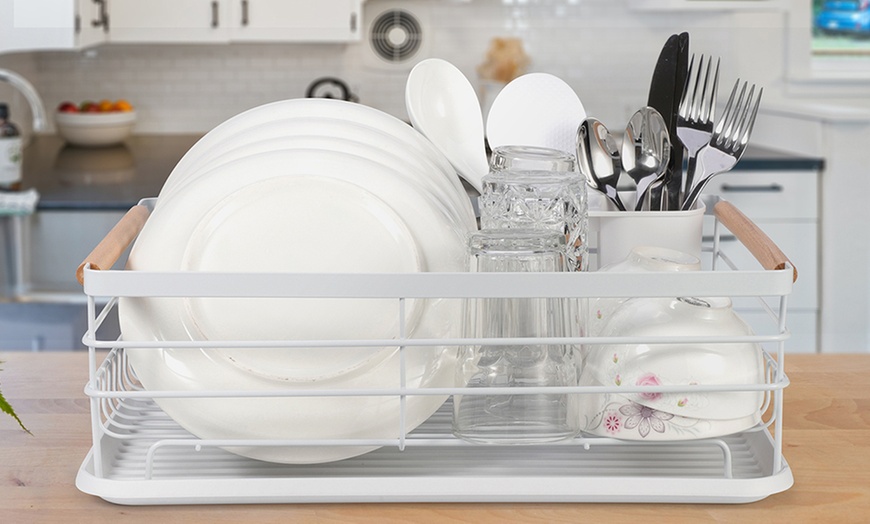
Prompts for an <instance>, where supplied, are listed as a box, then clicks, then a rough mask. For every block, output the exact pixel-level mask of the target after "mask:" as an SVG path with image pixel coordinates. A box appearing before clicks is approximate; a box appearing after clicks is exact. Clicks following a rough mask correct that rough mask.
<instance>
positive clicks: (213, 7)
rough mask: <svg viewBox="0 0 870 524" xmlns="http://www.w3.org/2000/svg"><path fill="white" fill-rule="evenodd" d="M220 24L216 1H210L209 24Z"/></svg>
mask: <svg viewBox="0 0 870 524" xmlns="http://www.w3.org/2000/svg"><path fill="white" fill-rule="evenodd" d="M219 25H220V14H219V12H218V2H217V0H214V1H213V2H212V3H211V26H212V27H217V26H219Z"/></svg>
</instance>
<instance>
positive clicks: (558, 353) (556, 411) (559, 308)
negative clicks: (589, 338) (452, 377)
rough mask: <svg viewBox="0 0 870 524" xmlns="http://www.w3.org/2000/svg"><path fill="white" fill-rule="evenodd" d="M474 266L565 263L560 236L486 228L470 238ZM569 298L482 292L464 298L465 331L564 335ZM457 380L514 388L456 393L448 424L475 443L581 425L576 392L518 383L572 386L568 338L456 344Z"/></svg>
mask: <svg viewBox="0 0 870 524" xmlns="http://www.w3.org/2000/svg"><path fill="white" fill-rule="evenodd" d="M469 258H470V270H471V271H473V272H505V271H506V272H539V271H567V270H568V266H567V262H566V255H565V237H564V235H562V234H560V233H557V232H546V231H539V230H518V229H514V230H484V231H481V232H478V233H476V234H473V235H472V236H471V237H470V240H469ZM576 319H577V315H576V309H575V301H572V300H567V299H553V298H481V299H469V300H466V301H465V304H464V310H463V333H464V336H466V337H469V338H518V337H523V338H526V337H563V336H570V335H572V334H573V332H574V331H575V330H576V328H575V326H577V321H576ZM459 351H460V355H459V356H460V358H459V367H458V371H457V383H458V385H460V386H463V387H468V388H480V389H482V390H486V389H490V388H516V390H517V392H516V394H513V393H509V394H488V393H486V392H485V391H484V392H482V393H481V394H468V395H455V396H454V399H453V415H454V416H453V432H454V434H455V435H456V436H458V437H460V438H462V439H465V440H468V441H472V442H477V443H492V444H506V443H510V444H533V443H540V442H552V441H558V440H563V439H568V438H572V437H574V436H575V435H576V434H577V433H578V432H579V430H580V423H579V404H578V402H579V399H578V398H577V395H576V394H562V393H547V392H537V393H531V394H524V393H523V392H522V391H520V390H522V389H523V388H529V387H549V386H576V385H577V384H578V380H579V370H578V367H579V348H576V347H574V346H572V345H569V344H536V343H524V344H519V345H514V344H495V345H489V344H481V345H471V346H465V347H462V348H460V350H459Z"/></svg>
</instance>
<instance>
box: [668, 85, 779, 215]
mask: <svg viewBox="0 0 870 524" xmlns="http://www.w3.org/2000/svg"><path fill="white" fill-rule="evenodd" d="M747 84H748V83H747V82H744V83H743V87H742V88H740V79H738V80H737V82H735V83H734V89H732V90H731V96H730V97H728V103H727V104H726V105H725V111H724V112H723V114H722V117H721V118H719V120H718V121H717V122H716V127H715V128H714V129H713V134H712V135H711V137H710V143H709V144H707V145H706V146H705V147H703V148H701V151H700V152H699V153H698V158H697V161H698V168H699V169H700V176H699V177H698V180H697V182H695V186H694V187H692V189H691V191H689V194H688V195H687V196H686V198H685V200H684V201H683V207H682V209H683V210H684V211H685V210H688V209H691V208H692V206H694V205H695V201H697V200H698V197H699V196H700V194H701V191H703V189H704V186H706V185H707V182H709V181H710V179H711V178H713V177H714V176H716V175H718V174H719V173H724V172H726V171H728V170H730V169H731V168H732V167H734V164H736V163H737V161H738V160H740V157H742V156H743V153H744V152H745V151H746V145H747V144H748V143H749V135H751V134H752V127H753V126H754V125H755V116H756V115H757V114H758V104H759V103H760V102H761V94H762V92H763V91H764V89H759V90H758V96H757V97H754V95H755V84H753V85H752V87H751V88H750V89H749V94H748V95H747V94H746V86H747ZM738 88H740V89H739V93H740V94H739V96H738V94H737V93H738ZM735 97H737V100H736V103H735V100H734V98H735ZM753 97H754V98H753Z"/></svg>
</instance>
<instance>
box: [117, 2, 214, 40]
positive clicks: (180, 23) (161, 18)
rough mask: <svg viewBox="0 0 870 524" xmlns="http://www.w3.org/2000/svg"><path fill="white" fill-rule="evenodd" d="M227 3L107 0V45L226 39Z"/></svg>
mask: <svg viewBox="0 0 870 524" xmlns="http://www.w3.org/2000/svg"><path fill="white" fill-rule="evenodd" d="M228 5H229V4H227V0H223V1H218V0H148V1H143V0H111V8H112V11H111V23H110V31H109V40H110V41H111V42H143V43H154V42H157V43H195V42H221V41H226V40H227V38H228V30H227V24H228V23H229V22H230V20H229V16H228Z"/></svg>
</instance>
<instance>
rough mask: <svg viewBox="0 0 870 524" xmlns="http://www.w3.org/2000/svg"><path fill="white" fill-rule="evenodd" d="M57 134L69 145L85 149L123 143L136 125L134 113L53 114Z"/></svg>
mask: <svg viewBox="0 0 870 524" xmlns="http://www.w3.org/2000/svg"><path fill="white" fill-rule="evenodd" d="M54 121H55V124H57V131H58V133H59V134H60V135H61V136H62V137H63V138H64V139H65V140H66V141H67V142H69V143H70V144H73V145H76V146H86V147H101V146H110V145H114V144H118V143H120V142H123V141H124V139H126V138H127V137H128V136H130V132H131V131H133V126H134V125H135V124H136V112H135V111H115V112H111V113H61V112H58V113H55V115H54Z"/></svg>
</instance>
